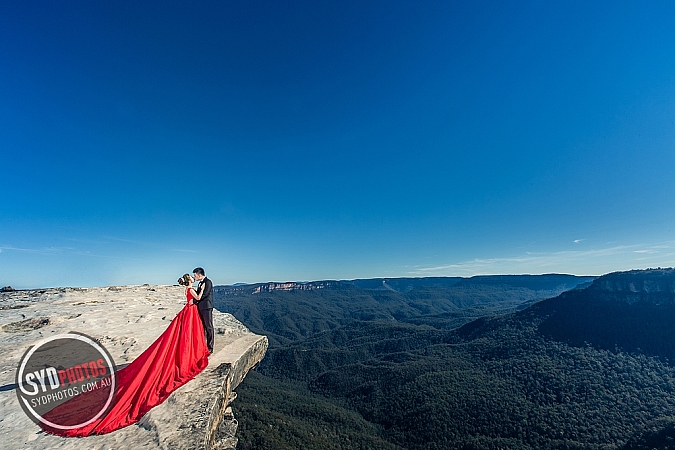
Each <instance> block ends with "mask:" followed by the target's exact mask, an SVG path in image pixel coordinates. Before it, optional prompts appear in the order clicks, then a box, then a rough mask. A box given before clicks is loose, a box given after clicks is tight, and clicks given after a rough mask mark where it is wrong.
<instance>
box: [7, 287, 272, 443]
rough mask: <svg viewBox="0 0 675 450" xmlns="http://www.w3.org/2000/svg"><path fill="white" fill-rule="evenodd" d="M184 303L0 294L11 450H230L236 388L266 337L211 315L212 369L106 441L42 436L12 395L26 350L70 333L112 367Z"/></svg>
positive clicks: (177, 297)
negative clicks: (88, 341)
mask: <svg viewBox="0 0 675 450" xmlns="http://www.w3.org/2000/svg"><path fill="white" fill-rule="evenodd" d="M184 304H185V299H184V296H183V288H182V287H176V286H132V287H110V288H93V289H69V288H65V289H44V290H36V291H14V292H3V293H0V388H1V389H0V417H1V418H2V420H0V434H2V436H3V446H7V447H8V448H35V449H43V448H63V449H69V448H72V449H81V448H133V449H140V448H147V449H151V448H163V449H195V448H199V449H227V448H234V447H235V446H236V442H237V439H236V436H235V432H236V425H237V422H236V419H234V417H233V416H232V412H231V409H230V408H229V404H230V403H231V402H232V401H233V400H234V398H235V396H236V394H235V393H234V389H235V388H236V387H237V386H238V385H239V383H240V382H241V381H242V380H243V379H244V377H245V376H246V374H247V372H248V371H249V370H250V369H251V368H252V367H253V366H255V365H256V364H257V363H258V362H260V360H262V358H263V357H264V355H265V352H266V350H267V338H266V337H265V336H259V335H256V334H253V333H251V332H250V331H249V330H248V329H247V328H246V327H245V326H244V325H242V324H241V323H240V322H238V321H237V320H236V319H235V318H234V317H233V316H232V315H230V314H227V313H221V312H219V311H217V310H214V327H215V330H216V339H215V350H214V354H213V355H212V356H211V358H210V359H209V366H208V367H207V368H206V369H205V370H204V371H203V372H202V373H200V374H199V375H198V376H197V377H196V378H195V379H193V380H192V381H190V382H188V383H187V384H186V385H184V386H182V387H181V388H180V389H178V390H177V391H175V392H174V393H173V394H172V395H171V396H170V397H169V398H168V399H167V400H166V401H165V402H164V403H162V404H161V405H159V406H157V407H155V408H154V409H152V410H151V411H150V412H148V413H147V414H146V415H145V416H144V417H143V419H142V420H141V421H140V422H139V423H138V424H135V425H132V426H129V427H127V428H123V429H121V430H118V431H115V432H113V433H110V434H107V435H103V436H91V437H87V438H62V437H58V436H52V435H48V434H45V433H43V432H42V431H41V429H40V428H39V427H38V426H37V425H36V424H34V423H33V422H32V421H31V420H30V419H29V418H28V417H27V416H26V415H25V414H24V412H23V410H22V409H21V407H20V405H19V403H18V400H17V397H16V395H15V394H14V383H15V379H14V378H15V373H16V369H17V365H18V364H19V361H20V359H21V357H22V355H23V354H24V353H25V352H26V350H27V349H28V348H29V347H30V346H32V345H34V344H35V343H37V342H38V341H40V340H41V339H44V338H46V337H48V336H50V335H55V334H62V333H68V332H71V331H75V332H80V333H84V334H87V335H89V336H91V337H93V338H95V339H97V340H98V341H99V342H100V343H101V344H103V345H104V346H105V348H106V349H107V350H108V351H109V352H110V354H111V355H112V357H113V359H114V360H115V363H116V364H117V365H123V364H126V363H128V362H130V361H132V360H133V359H134V358H135V357H136V356H138V355H139V354H140V353H141V352H142V351H143V350H144V349H146V348H147V347H148V346H149V345H150V344H151V343H152V342H153V341H154V340H155V339H156V338H157V337H158V336H159V335H160V334H161V333H162V332H163V331H164V330H165V329H166V327H167V325H168V323H169V322H170V321H171V320H172V319H173V317H174V316H175V315H176V313H177V312H178V311H179V310H180V309H181V308H182V307H183V305H184Z"/></svg>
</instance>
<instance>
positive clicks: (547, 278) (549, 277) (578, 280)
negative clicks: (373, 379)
mask: <svg viewBox="0 0 675 450" xmlns="http://www.w3.org/2000/svg"><path fill="white" fill-rule="evenodd" d="M595 278H596V277H590V276H581V277H580V276H576V275H567V274H542V275H476V276H473V277H468V278H465V277H416V278H408V277H399V278H358V279H354V280H317V281H284V282H275V281H270V282H267V283H253V284H246V283H235V284H233V285H219V286H216V288H218V290H219V292H220V293H221V294H223V295H241V294H259V293H261V292H272V291H296V290H298V291H311V290H317V289H344V288H346V287H350V286H353V287H357V288H359V289H367V290H381V291H384V290H388V291H396V292H409V291H411V290H413V289H415V288H419V287H450V286H454V285H457V284H461V285H484V286H486V285H492V286H500V285H506V286H512V287H524V288H527V289H532V290H554V289H560V290H562V291H564V290H569V289H572V288H574V287H576V286H578V285H579V284H582V283H586V282H589V281H592V280H594V279H595Z"/></svg>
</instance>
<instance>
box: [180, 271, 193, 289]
mask: <svg viewBox="0 0 675 450" xmlns="http://www.w3.org/2000/svg"><path fill="white" fill-rule="evenodd" d="M190 281H191V280H190V274H189V273H186V274H185V275H183V276H182V277H180V278H179V279H178V284H180V285H181V286H187V285H188V284H190Z"/></svg>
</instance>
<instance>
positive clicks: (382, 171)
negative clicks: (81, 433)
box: [0, 0, 675, 288]
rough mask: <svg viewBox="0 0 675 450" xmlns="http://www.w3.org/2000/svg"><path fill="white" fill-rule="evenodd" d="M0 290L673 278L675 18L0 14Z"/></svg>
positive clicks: (562, 11) (450, 4)
mask: <svg viewBox="0 0 675 450" xmlns="http://www.w3.org/2000/svg"><path fill="white" fill-rule="evenodd" d="M0 154H1V155H2V160H3V164H2V167H3V170H2V183H0V195H1V198H2V207H1V208H0V250H1V251H0V284H2V285H12V286H14V287H18V288H21V287H23V288H28V287H46V286H99V285H108V284H140V283H153V284H154V283H173V282H175V280H176V279H177V278H178V277H179V276H180V275H181V274H182V273H184V272H189V271H191V270H192V269H193V268H194V267H195V266H198V265H200V266H203V267H204V268H205V269H206V272H207V275H210V277H211V278H212V279H213V280H214V281H215V282H216V283H223V284H225V283H228V284H229V283H235V282H260V281H271V280H274V281H284V280H316V279H328V278H331V279H336V278H337V279H345V278H357V277H358V278H361V277H385V276H386V277H394V276H432V275H433V276H441V275H461V276H468V275H474V274H485V273H547V272H565V273H574V274H595V275H597V274H602V273H605V272H609V271H613V270H624V269H631V268H645V267H657V266H662V267H665V266H673V265H675V231H674V230H675V178H674V175H675V3H673V2H670V1H667V2H637V1H635V2H621V1H611V2H610V1H608V2H600V1H598V2H587V1H583V2H582V1H579V2H572V1H570V2H557V3H556V4H552V3H551V2H480V1H461V2H456V1H447V0H443V1H427V2H413V1H407V2H401V1H391V0H387V1H370V0H366V1H359V2H336V1H316V0H312V1H283V2H281V1H254V0H245V1H240V0H218V1H199V2H174V1H169V2H166V1H163V2H144V1H140V2H131V1H129V2H88V1H77V2H74V1H59V2H54V1H48V2H39V1H35V2H33V1H31V2H20V1H15V0H12V1H4V2H1V3H0Z"/></svg>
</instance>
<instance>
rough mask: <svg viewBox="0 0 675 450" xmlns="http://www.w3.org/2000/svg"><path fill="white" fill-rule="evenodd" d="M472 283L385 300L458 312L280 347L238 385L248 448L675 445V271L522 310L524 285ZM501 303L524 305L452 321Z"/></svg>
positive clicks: (636, 276)
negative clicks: (674, 334)
mask: <svg viewBox="0 0 675 450" xmlns="http://www.w3.org/2000/svg"><path fill="white" fill-rule="evenodd" d="M500 281H501V280H500ZM462 283H464V280H461V281H460V282H458V283H456V284H455V285H453V286H449V287H448V286H437V287H425V288H420V287H417V288H414V289H411V290H410V291H408V292H397V293H396V294H398V295H400V294H410V293H414V295H413V296H412V297H404V299H405V300H402V299H401V298H396V299H394V300H392V299H391V298H389V297H388V300H386V301H384V302H382V303H381V304H383V305H388V304H389V303H390V302H391V301H396V302H403V303H405V304H408V303H406V301H408V302H410V303H412V304H416V303H415V302H416V301H417V300H416V298H417V297H418V296H420V295H421V297H422V298H425V297H428V296H432V293H434V294H433V296H434V299H435V300H434V301H432V302H428V303H426V304H430V305H433V306H434V307H438V304H437V300H439V299H445V302H446V303H442V304H443V305H447V304H448V303H452V304H453V305H454V307H455V308H456V309H455V310H448V311H446V312H441V313H438V314H435V315H428V314H427V315H424V314H419V315H417V316H412V315H411V316H404V317H402V318H401V319H396V318H395V317H392V318H387V320H379V319H378V320H371V321H365V320H359V319H352V320H348V321H346V322H344V323H339V324H337V325H336V326H335V327H334V328H331V329H329V330H327V331H324V332H320V333H310V334H307V335H306V336H303V337H298V338H296V339H293V340H290V341H288V343H287V344H284V345H274V346H272V347H271V348H270V350H269V351H268V354H267V356H266V358H265V360H264V361H263V363H262V364H261V366H260V367H259V373H257V374H256V375H255V376H252V377H247V379H246V381H245V382H244V383H243V384H242V385H241V386H240V387H239V389H238V391H239V398H238V400H237V402H236V403H235V409H236V410H237V414H238V417H239V419H240V433H239V436H240V438H241V442H240V448H244V449H246V448H317V449H318V448H335V449H347V448H374V449H376V448H405V449H422V448H424V449H496V448H508V449H554V448H555V449H621V450H636V449H645V448H661V449H670V448H673V436H675V433H673V429H675V426H674V425H673V424H674V423H675V419H674V418H673V411H674V410H675V409H674V408H675V368H673V367H672V366H671V365H670V364H669V362H668V361H667V360H666V359H665V358H666V357H668V358H669V357H670V356H668V355H669V354H670V353H669V352H670V345H671V342H672V339H671V342H665V341H662V340H667V339H670V337H669V336H670V335H669V334H668V332H667V330H666V328H667V327H666V324H667V323H668V319H669V317H671V315H670V314H672V311H673V310H675V302H674V301H673V300H674V298H673V296H674V295H675V294H674V293H675V290H674V289H673V286H675V271H673V270H672V269H664V270H651V271H634V272H628V273H616V274H609V275H606V276H603V277H600V278H598V279H596V280H595V281H593V282H592V284H591V285H590V286H588V287H586V288H585V289H579V290H572V291H567V292H564V293H562V294H561V295H558V296H556V297H554V298H551V299H546V300H543V301H538V302H536V303H534V304H532V305H531V306H529V307H527V308H525V309H522V310H519V311H516V310H515V309H517V308H513V305H514V304H516V303H517V302H514V301H513V299H514V295H515V294H514V289H516V290H517V289H524V288H523V287H522V286H515V285H514V284H515V283H514V284H510V285H505V284H503V283H496V284H495V285H496V286H499V289H501V294H499V295H497V292H500V291H499V290H498V289H495V290H494V292H493V295H494V297H493V300H494V301H493V302H492V303H491V302H489V301H488V300H487V299H482V300H480V299H479V298H478V297H479V295H478V293H480V292H481V291H480V290H475V289H474V290H471V289H468V288H467V287H462V286H461V284H462ZM468 284H471V283H468ZM486 285H487V283H483V284H482V285H481V289H483V290H485V289H487V287H489V286H486ZM457 287H460V288H461V289H462V290H461V291H457V292H455V295H457V296H458V297H452V296H451V295H450V294H448V292H447V289H452V288H457ZM493 287H494V286H493ZM530 287H531V285H530ZM546 287H550V286H546ZM472 289H473V288H472ZM437 290H438V291H437ZM541 290H545V289H543V288H542V289H541ZM362 291H363V290H362ZM425 291H426V292H425ZM323 292H324V294H325V293H327V292H329V291H323ZM355 292H358V291H355ZM389 292H390V293H391V294H394V293H393V292H392V291H389ZM422 292H424V294H423V295H422V294H421V293H422ZM458 292H461V293H462V295H466V296H467V297H463V296H459V294H458ZM482 292H483V293H484V294H485V295H488V294H486V293H485V291H482ZM518 292H520V291H518ZM286 294H288V293H286ZM343 294H344V293H343ZM361 294H363V292H361ZM521 294H522V292H520V294H518V295H521ZM472 295H474V296H475V297H476V298H474V300H473V301H471V300H468V299H467V298H468V297H470V296H472ZM515 296H516V297H517V295H515ZM285 298H286V299H288V298H289V297H285ZM453 298H454V299H455V300H453V301H450V300H451V299H453ZM458 298H462V302H464V303H462V302H460V303H457V299H458ZM519 298H521V299H522V295H521V297H519ZM324 301H326V302H328V301H329V300H328V298H325V299H324ZM368 301H372V299H371V300H368ZM397 304H398V303H397ZM495 304H497V305H511V306H509V307H504V309H506V310H509V311H513V312H509V313H508V314H501V315H495V310H494V309H491V308H489V307H488V309H486V310H485V311H486V312H487V313H488V315H487V316H486V317H483V318H480V319H478V320H474V321H471V322H469V323H465V324H464V325H463V326H461V327H459V328H456V329H452V327H451V326H450V325H449V324H451V323H453V322H457V320H456V317H453V316H451V314H453V313H459V312H461V311H466V310H468V309H472V310H473V311H476V310H475V308H476V307H477V306H476V305H479V306H480V305H495ZM462 305H464V306H462ZM463 308H465V309H463ZM338 310H340V308H338ZM411 314H412V313H411ZM300 319H301V318H299V317H297V318H295V320H294V322H298V321H299V320H300ZM459 322H461V321H459ZM244 323H246V321H244ZM262 323H263V324H264V323H265V322H264V321H263V322H262ZM671 323H672V322H671ZM605 324H607V325H605ZM655 324H656V325H655ZM341 436H342V437H341ZM289 443H291V444H289ZM284 445H286V446H285V447H284Z"/></svg>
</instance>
